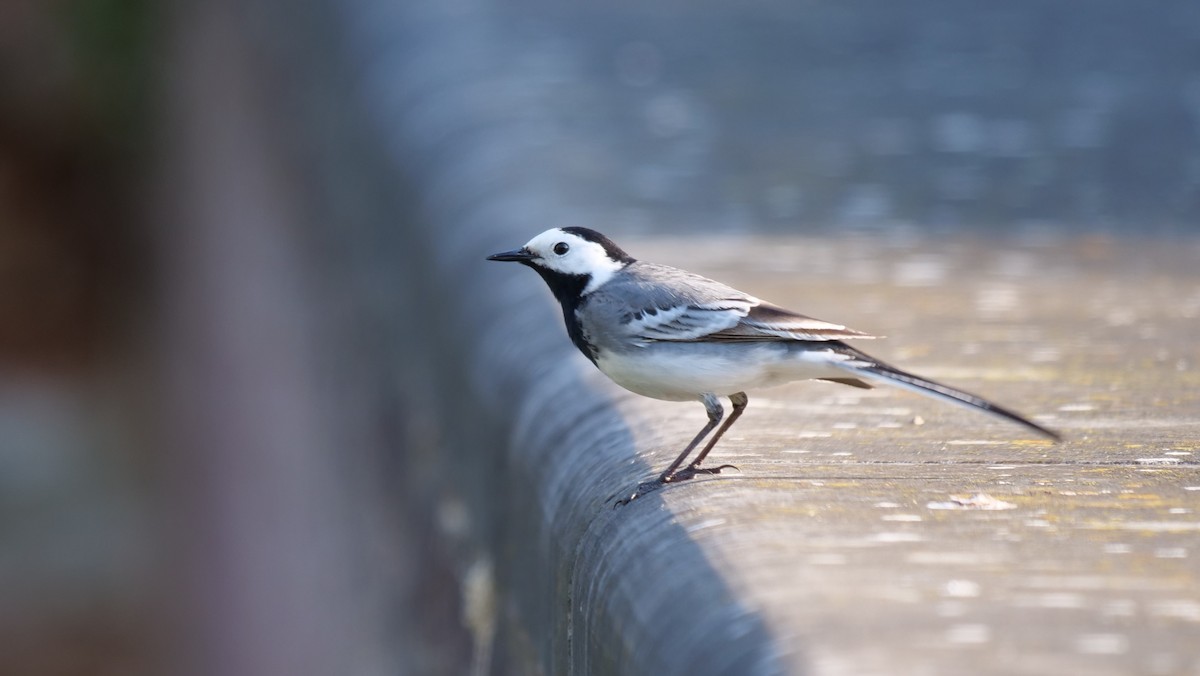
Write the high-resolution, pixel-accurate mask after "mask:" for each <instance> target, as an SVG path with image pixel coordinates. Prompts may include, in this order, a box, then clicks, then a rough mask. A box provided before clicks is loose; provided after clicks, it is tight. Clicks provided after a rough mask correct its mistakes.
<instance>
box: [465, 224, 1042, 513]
mask: <svg viewBox="0 0 1200 676" xmlns="http://www.w3.org/2000/svg"><path fill="white" fill-rule="evenodd" d="M488 260H490V261H514V262H517V263H521V264H523V265H527V266H529V267H531V268H533V270H534V271H535V272H537V273H538V274H539V275H541V277H542V279H543V280H545V282H546V284H547V285H549V286H550V290H551V291H552V292H553V293H554V297H555V298H557V299H558V302H559V303H560V304H561V305H562V310H563V319H565V320H566V323H567V335H569V336H570V337H571V342H573V343H574V344H575V347H578V348H579V350H580V351H581V352H583V354H584V355H585V356H586V357H587V358H588V359H590V360H591V361H592V363H593V364H595V365H596V366H597V367H599V369H600V370H601V371H602V372H604V374H605V375H606V376H608V377H609V378H611V379H612V380H613V381H614V382H616V383H617V384H618V385H620V386H622V387H624V388H625V389H627V390H630V391H632V392H636V393H637V394H641V395H643V396H647V397H653V398H655V399H665V400H667V401H693V400H699V401H700V402H701V403H703V404H704V408H705V410H707V411H708V424H706V425H705V426H704V429H702V430H700V432H699V433H698V434H697V435H696V437H695V438H694V439H692V441H691V443H689V444H688V445H687V447H686V448H684V449H683V452H682V453H680V454H679V457H678V458H676V459H675V461H674V462H672V463H671V465H670V466H669V467H667V469H666V470H665V471H664V472H663V473H662V474H661V475H660V476H659V477H658V479H657V480H655V481H651V482H646V483H643V484H641V485H640V486H638V487H637V489H636V490H635V491H634V492H633V494H632V495H630V496H629V497H628V498H626V499H625V500H622V501H621V503H622V504H624V503H627V502H629V501H630V500H633V499H634V498H636V497H638V496H639V495H643V494H645V493H647V492H649V491H652V490H655V489H657V488H659V487H661V486H663V485H664V484H668V483H672V482H678V481H683V480H686V479H691V478H692V477H694V476H696V475H697V474H717V473H719V472H720V471H721V470H722V469H725V468H728V467H732V465H722V466H720V467H712V468H701V467H700V463H702V462H704V458H705V457H706V456H707V455H708V452H709V451H711V450H712V448H713V446H714V445H716V443H717V441H718V440H719V439H720V438H721V435H723V434H725V431H726V430H728V429H729V427H730V426H731V425H732V424H733V423H734V421H736V420H737V419H738V417H739V416H741V415H742V411H744V410H745V409H746V403H747V401H748V399H747V397H746V390H748V389H751V388H759V387H770V386H772V385H780V384H783V383H787V382H791V381H793V380H807V379H815V380H825V381H832V382H835V383H843V384H845V385H852V386H854V387H862V388H870V387H871V384H872V383H886V384H888V385H894V386H896V387H900V388H902V389H906V390H911V391H913V392H917V393H920V394H924V395H927V396H930V397H933V398H936V399H941V400H943V401H948V402H950V403H953V404H959V405H961V406H965V407H968V408H974V409H978V410H981V411H984V412H986V413H991V414H992V415H996V416H999V417H1001V418H1007V419H1008V420H1011V421H1013V422H1016V423H1019V424H1021V425H1024V426H1025V427H1028V428H1029V429H1031V430H1034V431H1035V432H1038V433H1039V434H1042V435H1045V436H1047V437H1049V438H1051V439H1053V440H1055V441H1059V440H1060V437H1059V435H1058V434H1057V433H1056V432H1053V431H1051V430H1048V429H1046V428H1045V427H1042V426H1041V425H1039V424H1037V423H1035V422H1033V421H1031V420H1028V419H1026V418H1023V417H1021V416H1020V415H1017V414H1016V413H1013V412H1012V411H1009V410H1007V409H1005V408H1001V407H1000V406H997V405H996V404H993V403H991V402H989V401H987V400H986V399H983V398H982V397H978V396H976V395H974V394H970V393H968V392H963V391H962V390H958V389H955V388H953V387H949V386H947V385H942V384H941V383H936V382H934V381H932V380H929V379H927V378H922V377H920V376H916V375H913V374H911V373H907V372H905V371H901V370H900V369H897V368H895V367H893V366H889V365H887V364H885V363H883V362H881V361H879V360H878V359H875V358H873V357H871V356H869V355H867V354H866V353H864V352H862V351H860V350H858V349H856V348H853V347H850V346H849V345H847V344H846V343H845V342H843V341H844V340H848V339H859V338H872V337H873V336H869V335H867V334H865V333H860V332H858V331H855V330H853V329H848V328H846V327H844V326H841V325H840V324H831V323H829V322H824V321H821V320H819V319H813V318H812V317H806V316H804V315H801V314H796V313H795V312H791V311H790V310H785V309H783V308H781V307H778V306H776V305H772V304H770V303H767V302H765V301H762V300H759V299H758V298H755V297H754V296H751V295H749V294H747V293H742V292H741V291H738V290H737V289H734V288H732V287H729V286H726V285H725V284H722V283H720V282H716V281H713V280H711V279H707V278H705V277H701V276H700V275H695V274H692V273H690V272H686V271H684V270H679V269H677V268H672V267H668V266H666V265H657V264H655V263H646V262H643V261H639V260H636V259H634V258H633V257H632V256H630V255H629V254H627V253H625V252H624V251H622V250H621V248H620V247H618V246H617V245H616V244H614V243H613V241H612V240H610V239H608V238H607V237H605V236H604V235H602V234H600V233H598V232H596V231H594V230H589V229H587V228H578V227H571V228H552V229H550V230H547V231H545V232H543V233H542V234H540V235H538V236H537V237H534V238H533V239H531V240H529V242H528V243H527V244H526V245H525V246H523V247H521V248H520V249H516V250H513V251H506V252H504V253H498V254H493V255H491V256H488ZM720 396H726V397H729V401H730V403H732V404H733V412H732V413H730V415H729V418H727V419H726V420H725V424H723V425H721V428H720V429H718V430H717V432H716V434H714V435H713V437H712V439H710V440H709V441H708V443H707V444H705V446H704V448H703V449H702V450H701V451H700V453H699V454H698V455H697V456H696V459H695V460H692V462H691V463H690V464H689V465H688V466H687V467H686V468H684V469H682V470H681V469H680V466H681V465H682V464H683V462H684V461H685V460H686V459H687V458H688V456H689V455H691V453H692V451H693V450H694V449H695V448H696V446H697V445H699V444H700V442H701V441H703V440H704V438H705V437H707V436H708V435H709V433H710V432H712V431H713V429H714V428H715V427H716V426H717V424H718V423H720V422H721V417H722V416H723V415H724V409H723V408H722V407H721V402H720V400H719V399H718V398H717V397H720Z"/></svg>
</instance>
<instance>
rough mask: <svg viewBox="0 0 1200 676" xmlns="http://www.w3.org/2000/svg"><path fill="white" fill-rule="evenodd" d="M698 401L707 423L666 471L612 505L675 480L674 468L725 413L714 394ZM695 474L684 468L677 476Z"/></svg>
mask: <svg viewBox="0 0 1200 676" xmlns="http://www.w3.org/2000/svg"><path fill="white" fill-rule="evenodd" d="M743 398H744V397H743ZM700 401H701V402H702V403H703V404H704V410H705V411H708V424H707V425H705V426H704V428H703V429H701V430H700V432H699V433H698V434H697V435H696V436H695V437H694V438H693V439H692V441H691V443H689V444H688V445H687V448H684V449H683V452H682V453H680V454H679V457H677V458H675V462H672V463H671V466H670V467H667V469H666V471H664V472H663V473H662V474H660V475H659V477H658V478H657V479H655V480H654V481H647V482H645V483H642V484H639V485H638V487H637V488H636V489H634V491H633V494H632V495H630V496H629V497H627V498H624V499H622V500H618V501H617V503H616V504H615V505H613V506H614V507H620V506H622V505H627V504H629V503H630V502H632V501H633V500H636V499H637V498H638V497H639V496H642V495H645V494H647V493H650V492H652V491H656V490H658V489H660V488H662V487H663V486H664V485H666V484H669V483H671V482H672V481H674V480H676V478H677V476H676V470H678V469H679V466H680V465H682V464H683V461H684V460H687V457H688V456H689V455H691V454H692V451H693V450H695V448H696V446H698V445H700V442H701V441H704V437H707V436H708V434H709V432H712V431H713V428H714V427H716V426H717V423H719V422H721V418H722V416H724V415H725V409H724V408H722V407H721V400H720V399H717V397H716V395H713V394H706V395H704V398H703V399H701V400H700ZM742 406H743V407H745V403H744V402H743V403H742ZM728 426H729V425H728V424H727V425H725V427H728ZM725 427H722V428H721V431H722V432H723V431H725ZM708 449H709V447H708V446H706V447H705V449H704V451H703V452H702V453H701V456H702V457H703V454H704V453H707V452H708ZM684 473H686V474H687V476H682V475H683V474H684ZM695 474H696V473H695V472H694V471H691V470H684V472H680V476H679V477H678V478H679V480H683V479H690V478H692V477H693V476H694V475H695Z"/></svg>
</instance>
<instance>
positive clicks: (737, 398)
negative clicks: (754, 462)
mask: <svg viewBox="0 0 1200 676" xmlns="http://www.w3.org/2000/svg"><path fill="white" fill-rule="evenodd" d="M729 402H730V403H731V404H733V412H731V413H730V414H729V419H728V420H726V421H725V424H724V425H721V429H719V430H717V433H716V434H714V435H713V438H712V439H709V440H708V443H707V444H705V446H704V450H702V451H700V455H697V456H696V459H695V460H693V461H692V464H690V465H688V467H687V470H685V471H690V472H691V473H692V474H696V473H700V474H720V473H721V470H723V469H725V468H726V467H733V465H721V466H720V467H714V468H712V469H700V463H702V462H704V459H705V458H706V457H708V452H709V451H711V450H712V449H713V446H716V445H717V442H718V441H720V440H721V437H722V436H724V435H725V430H728V429H729V428H730V427H733V423H734V422H736V421H737V419H738V418H739V417H741V415H742V411H744V410H746V404H748V403H750V398H749V397H747V396H746V393H745V392H735V393H734V394H731V395H729ZM733 469H737V467H733Z"/></svg>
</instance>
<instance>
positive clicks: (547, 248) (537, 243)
mask: <svg viewBox="0 0 1200 676" xmlns="http://www.w3.org/2000/svg"><path fill="white" fill-rule="evenodd" d="M487 259H488V260H489V261H512V262H515V263H521V264H522V265H528V266H529V267H531V268H533V269H534V270H536V271H537V272H538V274H540V275H541V276H542V278H543V279H545V280H546V283H547V284H549V285H550V288H551V289H552V290H554V291H555V294H556V295H558V293H559V288H558V287H563V286H572V287H578V289H577V292H578V293H581V294H587V293H590V292H591V291H594V290H595V289H597V288H599V287H600V286H601V285H602V284H604V283H605V282H607V281H608V280H609V279H610V278H611V277H612V276H613V275H614V274H616V273H617V271H619V270H621V269H622V268H624V267H625V266H626V265H628V264H630V263H632V262H633V261H634V259H633V258H632V257H631V256H630V255H629V254H627V253H625V252H624V251H622V250H621V247H619V246H617V245H616V244H615V243H613V241H612V240H610V239H609V238H607V237H605V236H604V235H601V234H600V233H598V232H596V231H595V230H589V229H587V228H576V227H571V228H551V229H549V230H547V231H545V232H543V233H542V234H540V235H538V236H537V237H534V238H533V239H531V240H529V241H528V242H526V243H525V246H523V247H521V248H520V249H514V250H512V251H505V252H503V253H498V254H492V255H491V256H488V258H487Z"/></svg>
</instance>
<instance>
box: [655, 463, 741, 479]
mask: <svg viewBox="0 0 1200 676" xmlns="http://www.w3.org/2000/svg"><path fill="white" fill-rule="evenodd" d="M724 469H737V466H736V465H717V466H716V467H698V466H696V465H688V466H687V467H686V468H684V469H681V470H679V471H678V472H676V473H675V476H673V477H671V481H672V482H675V481H687V480H688V479H694V478H696V476H697V475H699V474H720V473H721V470H724ZM739 471H740V470H739Z"/></svg>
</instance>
